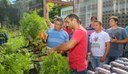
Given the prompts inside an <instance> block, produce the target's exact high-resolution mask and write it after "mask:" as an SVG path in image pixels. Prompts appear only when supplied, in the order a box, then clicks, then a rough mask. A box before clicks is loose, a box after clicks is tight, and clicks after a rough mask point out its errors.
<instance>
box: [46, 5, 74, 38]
mask: <svg viewBox="0 0 128 74" xmlns="http://www.w3.org/2000/svg"><path fill="white" fill-rule="evenodd" d="M58 17H59V16H57V15H56V16H54V21H55V20H56V18H58ZM46 19H47V24H48V27H49V28H54V24H53V23H52V22H51V21H50V19H49V7H48V6H47V5H46ZM65 19H66V18H65ZM63 30H64V31H66V32H67V33H68V35H69V36H70V37H69V38H71V35H72V29H70V28H69V27H68V26H67V25H66V23H64V25H63Z"/></svg>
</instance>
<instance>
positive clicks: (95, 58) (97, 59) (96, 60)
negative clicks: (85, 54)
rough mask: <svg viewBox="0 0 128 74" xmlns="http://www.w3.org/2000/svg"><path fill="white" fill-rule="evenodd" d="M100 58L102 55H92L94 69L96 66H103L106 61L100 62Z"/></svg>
mask: <svg viewBox="0 0 128 74" xmlns="http://www.w3.org/2000/svg"><path fill="white" fill-rule="evenodd" d="M100 58H101V57H98V56H92V57H91V63H92V67H93V69H94V70H95V69H96V67H102V65H103V64H104V63H105V62H100Z"/></svg>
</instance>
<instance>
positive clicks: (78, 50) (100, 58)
mask: <svg viewBox="0 0 128 74" xmlns="http://www.w3.org/2000/svg"><path fill="white" fill-rule="evenodd" d="M47 16H48V13H47ZM48 18H49V17H47V22H48V23H50V24H49V25H48V26H49V27H50V28H52V29H54V30H55V31H54V32H55V33H52V32H51V33H47V34H48V43H52V45H54V44H56V43H57V42H58V44H57V45H54V46H53V47H50V48H49V49H48V52H49V53H52V52H55V51H56V52H68V58H69V65H70V68H71V70H72V74H87V70H89V69H91V70H95V69H96V67H101V66H102V65H103V64H110V62H111V61H114V60H116V59H117V58H119V57H124V56H125V57H127V58H128V26H127V27H126V28H123V27H119V24H118V23H119V19H118V17H116V16H110V18H109V20H108V21H109V23H108V24H109V25H110V28H109V29H104V27H103V25H102V23H101V22H100V21H98V19H97V17H96V16H92V17H91V18H90V23H91V24H90V25H89V27H86V28H84V27H83V26H82V24H81V23H82V22H81V21H80V19H79V17H78V16H77V15H76V14H69V15H67V17H66V18H65V19H64V21H63V22H64V23H63V24H60V26H61V28H60V29H61V30H62V31H65V32H67V34H66V33H65V34H64V33H61V34H60V33H59V31H60V30H56V25H59V24H57V23H56V22H57V21H58V20H57V19H58V18H60V17H58V16H56V17H54V24H52V23H51V22H50V20H49V19H48ZM58 22H61V21H58ZM53 25H54V26H53ZM62 25H63V26H62ZM51 26H52V27H51ZM48 32H49V30H48ZM52 34H53V37H55V38H51V37H52V36H51V35H52ZM54 35H57V36H54ZM61 37H62V38H61ZM66 37H67V39H66ZM49 38H50V39H49ZM57 39H58V41H57ZM59 39H61V40H59ZM65 39H66V40H65ZM51 41H53V42H51ZM90 66H92V68H89V67H90Z"/></svg>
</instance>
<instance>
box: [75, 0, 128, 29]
mask: <svg viewBox="0 0 128 74" xmlns="http://www.w3.org/2000/svg"><path fill="white" fill-rule="evenodd" d="M74 1H75V2H74V4H75V5H74V10H75V13H76V14H77V15H78V16H79V17H80V19H81V21H82V24H83V26H84V27H87V26H89V24H90V17H91V16H97V17H99V18H98V20H100V21H102V23H103V27H104V28H109V24H108V20H109V17H110V16H117V17H118V18H119V26H121V27H125V26H126V24H128V0H74ZM101 12H102V13H101ZM100 17H101V18H100Z"/></svg>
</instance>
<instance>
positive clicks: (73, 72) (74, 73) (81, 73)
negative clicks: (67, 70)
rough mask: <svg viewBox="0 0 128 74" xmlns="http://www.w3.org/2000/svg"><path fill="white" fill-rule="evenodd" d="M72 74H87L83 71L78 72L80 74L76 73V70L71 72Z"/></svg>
mask: <svg viewBox="0 0 128 74" xmlns="http://www.w3.org/2000/svg"><path fill="white" fill-rule="evenodd" d="M72 74H87V70H86V69H85V70H83V71H80V72H77V70H72Z"/></svg>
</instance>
